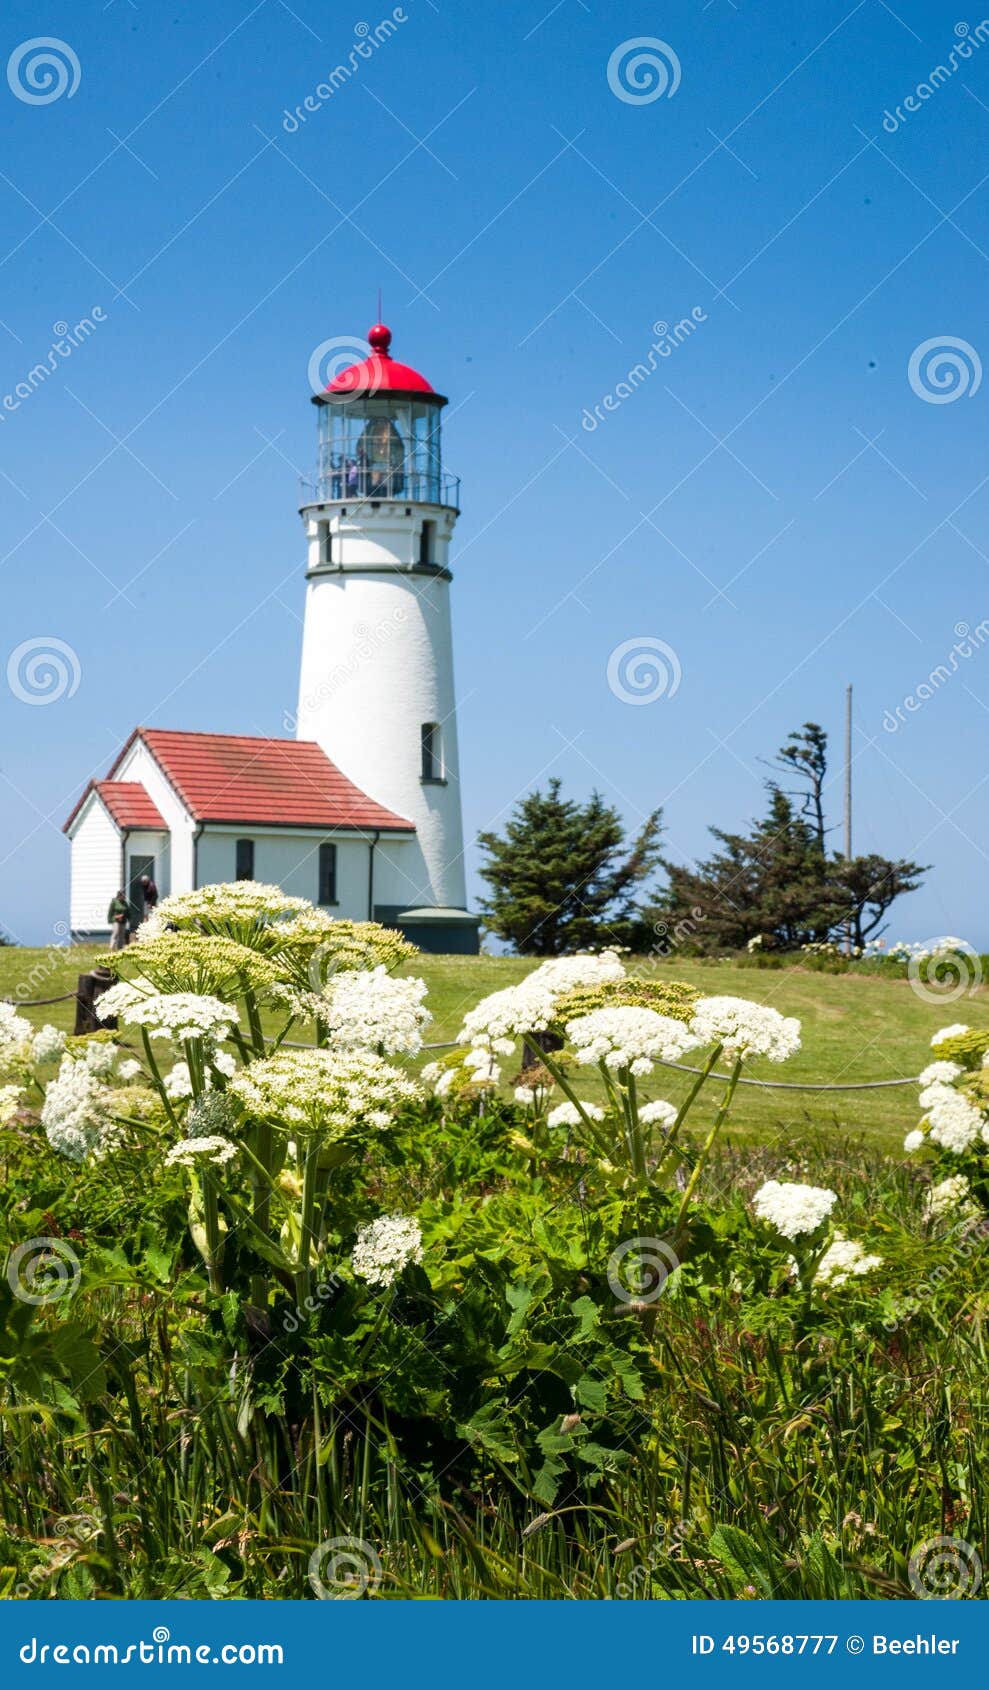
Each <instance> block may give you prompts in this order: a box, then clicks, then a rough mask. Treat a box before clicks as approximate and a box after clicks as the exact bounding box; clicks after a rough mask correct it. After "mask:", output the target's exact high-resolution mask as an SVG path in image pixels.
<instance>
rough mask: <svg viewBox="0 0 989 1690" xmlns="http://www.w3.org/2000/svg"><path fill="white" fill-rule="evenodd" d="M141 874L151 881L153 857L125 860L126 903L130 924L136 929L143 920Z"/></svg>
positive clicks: (153, 867) (152, 877)
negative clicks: (128, 908) (128, 906)
mask: <svg viewBox="0 0 989 1690" xmlns="http://www.w3.org/2000/svg"><path fill="white" fill-rule="evenodd" d="M142 874H147V875H149V876H150V877H151V879H152V880H153V879H154V877H155V860H154V857H128V859H127V901H128V903H129V904H130V924H131V927H132V928H134V927H137V925H138V923H139V922H141V921H143V919H144V888H143V887H142V885H141V876H142Z"/></svg>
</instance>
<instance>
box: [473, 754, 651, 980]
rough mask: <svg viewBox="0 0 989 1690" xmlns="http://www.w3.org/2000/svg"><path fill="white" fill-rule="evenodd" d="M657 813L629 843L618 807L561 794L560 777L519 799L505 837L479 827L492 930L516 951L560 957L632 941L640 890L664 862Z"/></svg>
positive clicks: (485, 909) (487, 918)
mask: <svg viewBox="0 0 989 1690" xmlns="http://www.w3.org/2000/svg"><path fill="white" fill-rule="evenodd" d="M661 831H662V817H661V812H660V811H659V810H654V811H653V813H652V815H650V816H649V817H648V818H647V819H646V821H645V823H644V825H643V826H642V828H641V829H640V830H639V833H638V834H637V835H636V837H635V838H634V839H633V840H632V841H631V843H629V842H628V841H627V840H626V837H625V829H624V827H623V825H622V821H621V817H620V816H619V814H618V811H617V810H615V809H613V808H612V807H611V806H610V805H608V804H606V803H605V802H604V800H603V799H602V798H601V796H600V794H599V793H597V792H593V793H592V794H591V797H590V799H589V800H588V802H587V803H586V804H579V803H576V802H574V801H573V800H572V799H565V798H562V797H561V796H560V782H559V781H558V780H551V781H550V782H549V786H548V788H547V790H546V792H545V793H544V792H540V791H539V790H537V791H535V792H530V793H529V795H528V796H527V797H526V798H523V799H522V800H521V802H520V803H519V804H517V805H516V807H515V810H514V811H513V813H512V816H511V818H510V820H509V822H508V825H507V827H506V829H505V833H504V836H503V837H499V836H498V835H497V834H495V833H482V834H480V835H479V836H478V843H479V844H480V846H481V848H482V850H484V851H486V852H487V855H488V861H487V862H486V863H485V865H484V867H483V868H482V869H481V871H480V872H481V876H482V878H483V879H484V880H486V881H487V883H488V885H489V887H490V888H491V892H490V895H489V896H488V898H487V899H485V900H482V902H481V912H482V914H483V916H484V921H485V925H486V927H487V928H488V930H489V932H491V933H494V934H495V935H496V936H497V937H498V938H499V939H504V940H506V941H507V942H508V943H510V944H511V945H513V946H514V948H515V950H516V951H518V952H519V953H520V954H522V955H529V956H560V955H562V954H564V953H565V952H567V951H577V950H582V949H584V948H586V947H594V946H601V945H605V944H628V943H630V942H631V941H632V939H633V937H634V935H635V933H636V930H637V928H638V925H639V922H640V919H641V912H640V908H639V904H638V901H637V894H638V893H639V890H640V888H641V887H642V886H643V884H644V882H645V881H647V880H648V879H649V877H650V875H651V874H652V873H653V870H654V869H655V867H656V865H657V864H658V862H659V860H660V850H659V837H660V833H661Z"/></svg>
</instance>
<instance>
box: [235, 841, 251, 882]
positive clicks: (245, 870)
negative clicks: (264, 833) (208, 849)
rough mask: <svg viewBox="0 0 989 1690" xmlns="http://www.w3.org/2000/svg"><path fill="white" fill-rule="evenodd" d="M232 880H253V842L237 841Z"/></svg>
mask: <svg viewBox="0 0 989 1690" xmlns="http://www.w3.org/2000/svg"><path fill="white" fill-rule="evenodd" d="M234 879H235V880H253V879H254V841H253V839H238V841H237V844H236V847H235V850H234Z"/></svg>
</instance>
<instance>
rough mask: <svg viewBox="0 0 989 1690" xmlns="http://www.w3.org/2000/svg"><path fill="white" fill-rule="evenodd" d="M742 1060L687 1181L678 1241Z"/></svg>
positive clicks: (732, 1072)
mask: <svg viewBox="0 0 989 1690" xmlns="http://www.w3.org/2000/svg"><path fill="white" fill-rule="evenodd" d="M719 1048H720V1047H719ZM712 1060H713V1059H712ZM742 1060H743V1059H742V1057H740V1056H739V1057H736V1059H735V1066H734V1068H733V1069H732V1071H731V1077H730V1079H729V1081H728V1084H727V1086H726V1087H725V1095H724V1097H723V1098H722V1100H721V1107H720V1109H719V1110H718V1113H717V1114H716V1116H715V1117H714V1125H713V1127H712V1128H711V1131H710V1132H709V1133H708V1135H707V1138H706V1139H705V1140H704V1145H703V1148H702V1150H701V1153H700V1155H699V1156H698V1158H697V1160H696V1162H695V1163H694V1166H693V1171H692V1173H691V1175H690V1178H689V1180H688V1181H687V1189H686V1191H685V1192H684V1194H683V1202H682V1203H681V1204H680V1211H679V1213H678V1215H677V1218H676V1226H675V1227H674V1237H675V1238H676V1239H679V1238H680V1235H681V1231H682V1228H683V1223H684V1221H685V1219H686V1215H687V1210H688V1209H689V1208H690V1204H691V1201H692V1199H693V1196H694V1192H695V1191H696V1190H697V1187H698V1184H699V1183H700V1177H701V1174H702V1173H703V1171H704V1165H705V1163H706V1162H707V1159H708V1157H709V1156H710V1154H711V1151H712V1149H713V1148H714V1141H715V1139H716V1138H717V1136H718V1134H719V1132H720V1131H721V1129H722V1127H723V1126H724V1124H725V1121H726V1119H727V1116H728V1111H729V1109H730V1108H731V1102H732V1098H733V1097H734V1095H735V1088H736V1086H737V1085H738V1079H739V1075H740V1074H741V1072H742ZM676 1124H677V1123H674V1126H675V1125H676Z"/></svg>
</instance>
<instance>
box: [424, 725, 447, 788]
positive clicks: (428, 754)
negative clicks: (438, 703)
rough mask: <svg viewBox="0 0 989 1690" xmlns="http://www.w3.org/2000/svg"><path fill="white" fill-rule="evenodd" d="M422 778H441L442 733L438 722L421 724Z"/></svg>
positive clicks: (434, 779)
mask: <svg viewBox="0 0 989 1690" xmlns="http://www.w3.org/2000/svg"><path fill="white" fill-rule="evenodd" d="M422 778H423V780H424V781H432V782H442V780H443V734H442V729H441V728H440V724H439V722H423V724H422Z"/></svg>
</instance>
